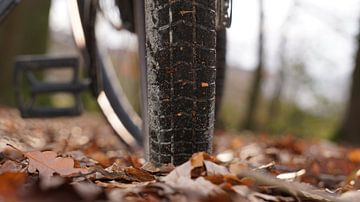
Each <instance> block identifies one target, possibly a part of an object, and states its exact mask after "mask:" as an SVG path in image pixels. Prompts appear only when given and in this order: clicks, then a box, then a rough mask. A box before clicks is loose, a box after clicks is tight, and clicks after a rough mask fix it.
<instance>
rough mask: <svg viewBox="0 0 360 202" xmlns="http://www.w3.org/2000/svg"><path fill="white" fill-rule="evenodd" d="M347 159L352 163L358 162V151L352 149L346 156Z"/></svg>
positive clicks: (359, 157) (359, 154)
mask: <svg viewBox="0 0 360 202" xmlns="http://www.w3.org/2000/svg"><path fill="white" fill-rule="evenodd" d="M347 157H348V159H349V160H350V161H352V162H356V163H358V162H360V149H354V150H352V151H350V152H349V153H348V155H347Z"/></svg>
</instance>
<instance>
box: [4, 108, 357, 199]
mask: <svg viewBox="0 0 360 202" xmlns="http://www.w3.org/2000/svg"><path fill="white" fill-rule="evenodd" d="M0 137H1V138H0V152H1V153H0V201H357V200H358V199H359V198H360V194H359V193H360V192H358V191H357V190H359V189H360V170H359V169H360V149H357V148H349V147H343V146H339V145H336V144H334V143H331V142H328V141H324V140H304V139H297V138H295V137H292V136H290V135H287V136H277V137H269V136H267V135H266V134H241V135H239V134H231V133H229V132H221V131H217V132H216V134H215V139H214V152H213V154H211V155H209V154H206V153H197V154H194V155H193V157H192V158H191V159H189V161H188V162H186V163H184V164H183V165H181V166H178V167H174V166H173V165H171V164H165V165H161V166H159V167H156V166H154V165H152V164H151V163H148V162H146V161H145V160H144V158H143V156H142V154H143V151H141V150H138V149H137V150H136V151H132V150H131V148H126V147H125V146H124V145H123V144H122V143H121V141H119V140H118V138H117V137H116V135H115V134H114V133H113V131H112V130H111V128H110V127H109V126H108V125H107V124H106V122H105V121H104V119H103V117H102V116H101V115H99V114H84V115H82V116H80V117H77V118H56V119H27V120H23V119H21V118H20V117H19V115H18V112H17V111H16V110H14V109H9V108H4V107H3V108H0Z"/></svg>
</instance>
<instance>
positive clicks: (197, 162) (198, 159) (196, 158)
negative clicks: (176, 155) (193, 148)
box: [190, 152, 216, 168]
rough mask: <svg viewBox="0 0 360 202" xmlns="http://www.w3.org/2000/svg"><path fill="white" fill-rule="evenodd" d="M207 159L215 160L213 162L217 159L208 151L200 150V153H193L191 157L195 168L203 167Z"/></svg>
mask: <svg viewBox="0 0 360 202" xmlns="http://www.w3.org/2000/svg"><path fill="white" fill-rule="evenodd" d="M205 160H209V161H213V162H215V161H216V159H215V158H214V157H212V156H210V155H209V154H207V153H206V152H198V153H195V154H193V155H192V157H191V159H190V162H191V166H192V167H194V168H196V167H201V166H203V165H204V161H205Z"/></svg>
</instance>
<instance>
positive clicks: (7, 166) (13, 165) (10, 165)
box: [0, 160, 22, 173]
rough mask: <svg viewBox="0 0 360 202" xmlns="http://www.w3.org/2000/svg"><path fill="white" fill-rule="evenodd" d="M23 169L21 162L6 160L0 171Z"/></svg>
mask: <svg viewBox="0 0 360 202" xmlns="http://www.w3.org/2000/svg"><path fill="white" fill-rule="evenodd" d="M21 169H22V166H21V164H19V163H17V162H15V161H12V160H7V161H5V163H4V164H2V165H1V166H0V173H5V172H19V171H20V170H21Z"/></svg>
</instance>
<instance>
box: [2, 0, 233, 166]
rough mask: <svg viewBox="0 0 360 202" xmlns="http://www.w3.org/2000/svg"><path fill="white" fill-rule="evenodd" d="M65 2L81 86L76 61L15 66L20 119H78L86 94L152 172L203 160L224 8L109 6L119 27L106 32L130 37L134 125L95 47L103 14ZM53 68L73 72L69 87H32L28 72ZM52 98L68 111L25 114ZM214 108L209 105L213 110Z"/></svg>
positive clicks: (221, 66) (95, 5)
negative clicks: (25, 90) (65, 96)
mask: <svg viewBox="0 0 360 202" xmlns="http://www.w3.org/2000/svg"><path fill="white" fill-rule="evenodd" d="M68 2H69V3H70V7H69V8H70V16H71V24H72V30H73V35H74V39H75V42H76V45H77V47H78V49H79V50H80V52H81V57H82V59H83V61H84V66H85V69H86V73H87V74H86V76H87V77H88V78H89V79H88V80H80V79H79V73H78V71H79V68H78V66H79V62H78V59H76V58H49V57H43V56H40V57H34V56H31V57H20V58H18V60H17V62H16V64H15V76H14V82H15V87H16V97H17V102H18V106H19V109H20V112H21V115H22V116H23V117H43V116H64V115H78V114H80V112H81V108H82V107H81V103H80V92H81V91H83V90H85V89H90V90H91V92H92V94H93V96H94V97H95V98H96V99H97V102H98V104H99V106H100V108H101V110H102V112H103V114H104V115H105V117H106V118H107V120H108V122H109V123H110V125H111V126H112V127H113V128H114V130H115V131H116V132H117V134H118V135H119V137H120V138H121V140H122V141H123V142H124V143H125V144H126V145H128V146H129V147H130V148H138V147H139V146H141V145H145V147H146V151H147V159H148V160H149V161H151V162H153V163H155V164H156V165H159V164H161V163H173V164H175V165H179V164H181V163H183V162H185V161H186V160H188V158H189V157H190V156H191V155H192V154H193V153H195V152H198V151H206V152H211V144H212V133H213V130H214V119H215V91H216V92H217V93H218V96H219V95H221V92H222V87H223V84H222V83H223V80H224V72H225V50H226V49H225V45H226V31H225V28H226V27H229V26H230V24H231V13H232V11H231V7H232V1H231V0H219V1H216V0H193V1H188V0H175V1H174V0H169V1H165V0H145V1H144V0H136V1H131V0H117V1H114V5H113V6H112V7H115V8H117V9H118V10H119V15H120V18H121V20H122V26H121V27H120V28H119V27H116V26H114V27H115V29H126V30H128V31H130V32H133V33H136V34H137V36H138V41H139V43H138V44H139V55H140V67H141V92H142V96H143V97H142V100H143V102H142V112H143V113H142V120H143V121H142V122H141V119H140V116H139V115H137V114H136V113H135V112H134V110H133V109H132V107H131V105H130V104H129V102H128V100H127V99H126V96H125V95H124V93H123V91H122V89H121V85H120V84H119V81H118V78H117V77H116V76H115V75H116V74H115V73H114V66H113V65H112V64H111V62H109V59H108V58H107V53H106V52H105V51H104V50H103V49H102V48H101V47H100V45H99V44H98V40H99V38H98V36H97V35H96V26H97V24H96V21H97V17H98V15H97V14H103V15H104V13H106V11H104V9H103V8H102V7H101V1H99V0H77V1H72V0H70V1H68ZM16 3H18V1H16V0H3V1H2V2H0V22H1V20H2V19H4V16H5V15H6V13H8V12H9V11H10V9H12V8H13V7H14V5H16ZM217 33H218V34H217ZM216 50H217V51H218V56H217V57H216ZM54 67H70V68H71V69H72V71H73V72H74V74H73V79H72V80H71V81H70V82H68V83H55V84H54V83H47V82H43V81H38V80H37V79H36V78H35V76H34V75H33V74H32V73H33V71H36V70H43V69H47V68H54ZM216 68H218V74H217V75H216ZM23 77H25V80H26V81H27V82H28V83H29V84H28V85H29V88H30V92H31V95H30V98H31V99H30V100H31V101H30V104H28V105H26V104H25V103H24V98H23V97H22V95H21V93H22V92H21V81H22V78H23ZM215 81H216V83H217V87H215ZM53 92H68V93H71V94H73V95H74V96H75V100H76V102H75V106H73V107H71V108H60V109H58V108H56V109H54V108H44V107H37V106H33V104H34V99H35V98H36V97H37V96H38V95H39V94H43V93H53ZM220 101H221V99H217V101H216V102H217V104H219V102H220ZM124 129H126V130H124ZM124 131H125V132H124ZM143 134H145V135H143Z"/></svg>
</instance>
